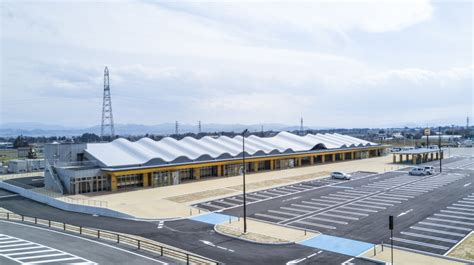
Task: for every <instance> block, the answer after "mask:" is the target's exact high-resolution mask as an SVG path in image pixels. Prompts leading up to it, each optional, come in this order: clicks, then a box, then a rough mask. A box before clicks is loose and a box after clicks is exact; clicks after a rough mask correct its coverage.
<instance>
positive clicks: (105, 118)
mask: <svg viewBox="0 0 474 265" xmlns="http://www.w3.org/2000/svg"><path fill="white" fill-rule="evenodd" d="M107 128H110V137H111V138H112V139H113V138H114V137H115V129H114V115H113V114H112V98H111V96H110V83H109V69H108V68H107V66H106V67H105V69H104V97H103V100H102V123H101V126H100V139H101V140H103V137H104V136H105V135H106V134H108V133H107V132H106V130H107Z"/></svg>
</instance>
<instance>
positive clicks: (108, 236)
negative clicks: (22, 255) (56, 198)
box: [0, 212, 219, 264]
mask: <svg viewBox="0 0 474 265" xmlns="http://www.w3.org/2000/svg"><path fill="white" fill-rule="evenodd" d="M0 218H1V219H6V220H11V221H21V222H24V223H31V224H35V225H42V226H47V227H49V228H53V229H59V230H62V231H66V232H71V233H76V234H80V235H82V236H86V237H92V238H96V239H102V240H105V241H108V242H113V243H116V244H122V245H126V246H129V247H133V248H136V249H138V250H142V251H146V252H148V253H150V254H152V255H157V256H161V257H162V256H166V257H171V258H174V259H178V260H181V261H184V262H186V264H219V262H217V261H215V260H212V259H208V258H205V257H201V256H198V255H196V254H192V253H188V252H185V251H181V250H177V249H173V248H170V247H167V246H163V245H159V244H157V243H154V242H149V241H145V240H141V239H136V238H132V237H129V236H124V235H121V234H117V233H113V232H109V231H104V230H100V229H94V228H88V227H83V226H77V225H71V224H66V223H62V222H57V221H51V220H47V219H42V218H38V217H31V216H26V215H21V214H15V213H8V212H0Z"/></svg>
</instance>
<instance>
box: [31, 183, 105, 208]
mask: <svg viewBox="0 0 474 265" xmlns="http://www.w3.org/2000/svg"><path fill="white" fill-rule="evenodd" d="M32 190H33V191H35V192H37V193H41V194H43V195H46V196H48V197H51V198H55V199H57V200H61V201H64V202H67V203H74V204H80V205H87V206H96V207H102V208H109V204H108V202H107V201H101V200H92V199H80V198H70V197H66V196H64V195H62V194H60V193H57V192H53V191H48V190H46V189H43V188H39V189H32Z"/></svg>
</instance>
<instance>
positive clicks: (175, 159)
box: [85, 132, 377, 167]
mask: <svg viewBox="0 0 474 265" xmlns="http://www.w3.org/2000/svg"><path fill="white" fill-rule="evenodd" d="M374 145H377V144H375V143H372V142H368V141H364V140H361V139H358V138H355V137H351V136H347V135H341V134H337V133H334V134H307V135H305V136H298V135H295V134H292V133H289V132H280V133H278V134H277V135H275V136H273V137H258V136H255V135H251V136H249V137H247V138H246V139H245V152H246V154H247V155H248V156H262V155H269V154H272V155H278V154H288V153H298V152H307V151H311V150H320V149H338V148H351V147H352V148H353V147H365V146H374ZM85 151H86V153H87V154H89V155H90V156H92V157H93V158H94V159H96V160H98V161H99V162H100V163H101V164H102V165H103V166H106V167H120V166H132V165H139V166H147V165H150V166H151V165H162V164H173V163H186V162H188V163H189V162H196V161H211V160H215V159H231V158H236V157H240V156H242V136H235V137H234V138H229V137H227V136H221V137H218V138H212V137H209V136H205V137H203V138H201V139H195V138H192V137H185V138H183V139H181V140H175V139H173V138H171V137H165V138H163V139H161V140H160V141H154V140H152V139H150V138H142V139H140V140H138V141H136V142H130V141H128V140H126V139H123V138H120V139H117V140H114V141H112V142H110V143H96V144H87V148H86V150H85Z"/></svg>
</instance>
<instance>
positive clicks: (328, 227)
mask: <svg viewBox="0 0 474 265" xmlns="http://www.w3.org/2000/svg"><path fill="white" fill-rule="evenodd" d="M295 223H297V224H303V225H310V226H316V227H321V228H327V229H336V227H335V226H330V225H323V224H318V223H310V222H306V221H297V222H295Z"/></svg>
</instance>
